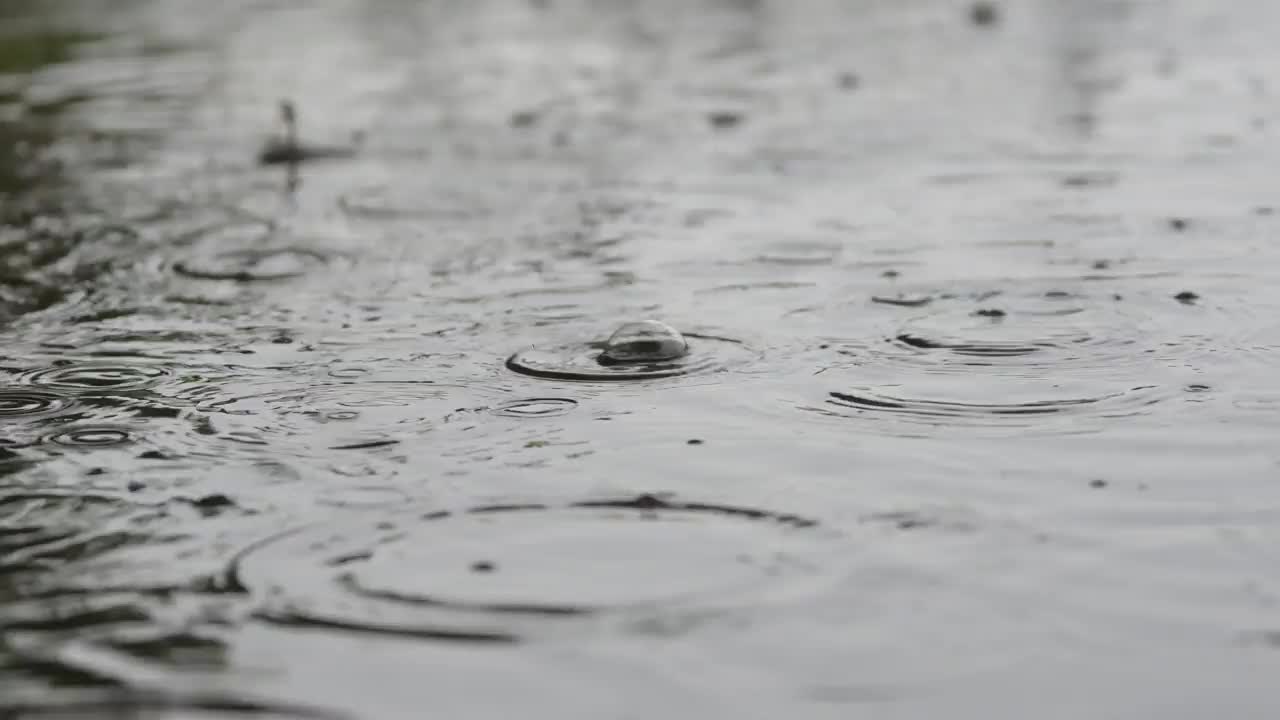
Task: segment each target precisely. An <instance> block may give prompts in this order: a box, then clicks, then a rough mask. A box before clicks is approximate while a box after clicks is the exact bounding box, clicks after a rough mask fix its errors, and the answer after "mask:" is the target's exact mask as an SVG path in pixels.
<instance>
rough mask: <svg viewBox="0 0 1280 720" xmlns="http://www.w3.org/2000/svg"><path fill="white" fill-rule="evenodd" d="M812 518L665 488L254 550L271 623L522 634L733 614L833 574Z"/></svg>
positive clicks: (469, 513) (286, 539)
mask: <svg viewBox="0 0 1280 720" xmlns="http://www.w3.org/2000/svg"><path fill="white" fill-rule="evenodd" d="M814 525H815V523H814V522H813V521H811V520H808V519H805V518H801V517H797V516H792V515H783V514H775V513H771V512H768V511H764V510H756V509H752V508H737V507H726V506H717V505H709V504H701V503H680V502H673V501H667V500H662V499H659V498H655V497H652V496H647V495H646V496H641V497H639V498H636V499H628V500H604V501H589V502H578V503H571V504H566V505H539V504H530V505H495V506H486V507H477V508H472V509H469V510H465V511H461V512H448V511H438V512H415V513H411V514H405V515H403V516H399V517H382V518H379V519H377V520H368V521H360V522H353V523H348V524H345V525H340V526H335V525H334V524H332V523H329V524H324V525H313V526H309V527H306V528H303V529H301V530H297V531H293V532H290V533H286V534H284V535H281V536H277V537H275V538H273V539H271V540H268V541H266V542H264V543H262V544H260V545H258V546H255V547H251V548H249V549H247V550H246V551H244V552H243V553H242V554H241V556H240V557H239V558H238V559H237V560H236V561H235V562H234V563H233V567H232V569H231V571H230V575H231V577H230V581H231V583H232V584H233V585H234V586H237V587H243V588H245V589H247V590H248V591H250V592H252V593H253V594H254V595H255V596H256V597H257V598H258V599H259V602H260V603H261V604H260V606H259V615H260V616H261V617H263V618H265V619H268V620H272V621H277V622H282V623H287V624H301V625H323V626H330V627H338V628H343V629H348V630H358V631H370V632H383V633H392V634H401V635H411V636H420V637H431V638H443V639H461V640H474V641H497V642H504V641H505V642H512V641H516V640H519V639H520V638H522V637H523V636H525V635H527V634H528V633H530V632H534V631H535V630H536V629H537V628H538V627H539V626H540V624H541V623H546V622H553V621H555V620H557V619H558V620H560V621H567V620H569V619H571V618H574V617H581V616H587V615H599V614H604V613H632V614H634V613H663V612H681V611H699V610H701V611H708V610H716V609H730V608H733V607H737V606H740V605H742V604H744V603H748V602H758V601H761V600H763V599H765V598H767V597H768V596H770V595H771V593H775V592H787V593H791V592H797V591H800V590H802V589H804V586H805V583H804V582H801V580H803V579H805V578H815V577H818V576H821V575H822V574H823V572H824V570H825V565H824V563H823V562H822V558H821V553H820V551H821V550H822V549H824V548H825V547H826V545H825V544H824V543H823V542H820V540H821V541H825V540H826V539H828V538H826V536H825V535H822V534H820V533H816V532H814V531H813V530H814Z"/></svg>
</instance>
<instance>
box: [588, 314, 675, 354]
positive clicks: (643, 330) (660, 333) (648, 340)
mask: <svg viewBox="0 0 1280 720" xmlns="http://www.w3.org/2000/svg"><path fill="white" fill-rule="evenodd" d="M688 354H689V343H688V341H686V340H685V339H684V336H683V335H681V334H680V333H679V331H677V330H676V329H675V328H673V327H671V326H670V325H666V324H664V323H660V322H658V321H657V320H642V321H640V322H631V323H627V324H626V325H623V326H622V327H620V328H618V329H617V330H615V331H614V333H613V334H612V335H610V336H609V339H608V340H607V341H605V344H604V350H603V351H602V352H601V353H600V357H599V362H600V364H602V365H619V364H624V363H651V362H662V361H665V360H675V359H676V358H680V357H684V356H685V355H688Z"/></svg>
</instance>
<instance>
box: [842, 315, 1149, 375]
mask: <svg viewBox="0 0 1280 720" xmlns="http://www.w3.org/2000/svg"><path fill="white" fill-rule="evenodd" d="M1150 335H1151V333H1150V331H1149V329H1148V328H1146V327H1144V323H1143V322H1142V321H1140V320H1138V319H1137V318H1133V317H1130V316H1129V315H1128V313H1127V312H1126V309H1125V308H1122V307H1117V303H1116V301H1114V300H1111V299H1106V300H1091V301H1089V302H1088V303H1087V304H1085V303H1083V302H1080V301H1078V300H1077V299H1075V298H1070V297H1063V298H1060V299H1050V298H1046V299H1034V300H1030V301H1027V300H1025V299H1024V300H1021V301H1019V300H1012V301H1010V303H1009V306H1008V307H1007V309H1005V307H1004V305H1002V304H1000V303H996V304H992V305H990V307H988V306H987V305H981V304H980V305H974V306H973V307H961V308H947V309H939V311H937V312H929V313H921V314H918V315H916V316H915V317H912V318H909V319H907V320H906V321H904V322H902V323H901V324H900V325H899V326H898V327H897V328H896V330H895V331H894V332H893V333H892V334H891V335H890V336H889V337H887V338H884V340H885V342H884V343H882V345H881V347H879V348H872V347H862V348H858V347H856V346H854V347H852V348H850V347H846V348H844V349H843V350H842V352H844V353H845V354H848V355H853V356H865V355H869V354H880V355H881V356H882V357H881V360H883V361H884V362H908V363H913V364H917V365H924V366H929V367H931V368H932V369H935V370H941V371H948V370H950V371H954V372H973V370H974V369H975V368H980V367H985V366H995V367H999V368H1003V369H1010V368H1026V369H1027V370H1032V371H1036V372H1038V371H1041V370H1043V369H1045V368H1055V369H1064V370H1065V369H1082V368H1090V369H1097V368H1106V369H1109V370H1115V369H1117V365H1125V364H1134V363H1141V362H1143V361H1144V360H1146V359H1147V358H1148V357H1149V353H1145V352H1144V351H1145V350H1148V349H1151V347H1152V346H1154V345H1155V344H1156V342H1157V339H1156V338H1153V337H1151V336H1150Z"/></svg>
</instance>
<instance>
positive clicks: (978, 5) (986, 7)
mask: <svg viewBox="0 0 1280 720" xmlns="http://www.w3.org/2000/svg"><path fill="white" fill-rule="evenodd" d="M969 19H970V20H972V21H973V24H974V25H978V26H984V27H985V26H990V25H995V24H996V23H998V22H999V21H1000V10H999V8H998V7H997V6H996V5H995V3H992V2H975V3H974V4H973V5H972V6H970V7H969Z"/></svg>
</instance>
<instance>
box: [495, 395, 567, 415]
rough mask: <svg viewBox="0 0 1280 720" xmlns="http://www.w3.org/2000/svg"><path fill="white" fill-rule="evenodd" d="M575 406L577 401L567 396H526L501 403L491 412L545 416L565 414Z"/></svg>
mask: <svg viewBox="0 0 1280 720" xmlns="http://www.w3.org/2000/svg"><path fill="white" fill-rule="evenodd" d="M577 407H578V401H576V400H570V399H569V398H527V399H524V400H512V401H511V402H505V403H502V404H501V405H499V406H497V407H495V408H493V409H492V411H491V412H492V413H493V414H494V415H501V416H503V417H516V418H545V417H556V416H558V415H567V414H569V413H571V412H573V410H574V409H575V408H577Z"/></svg>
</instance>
